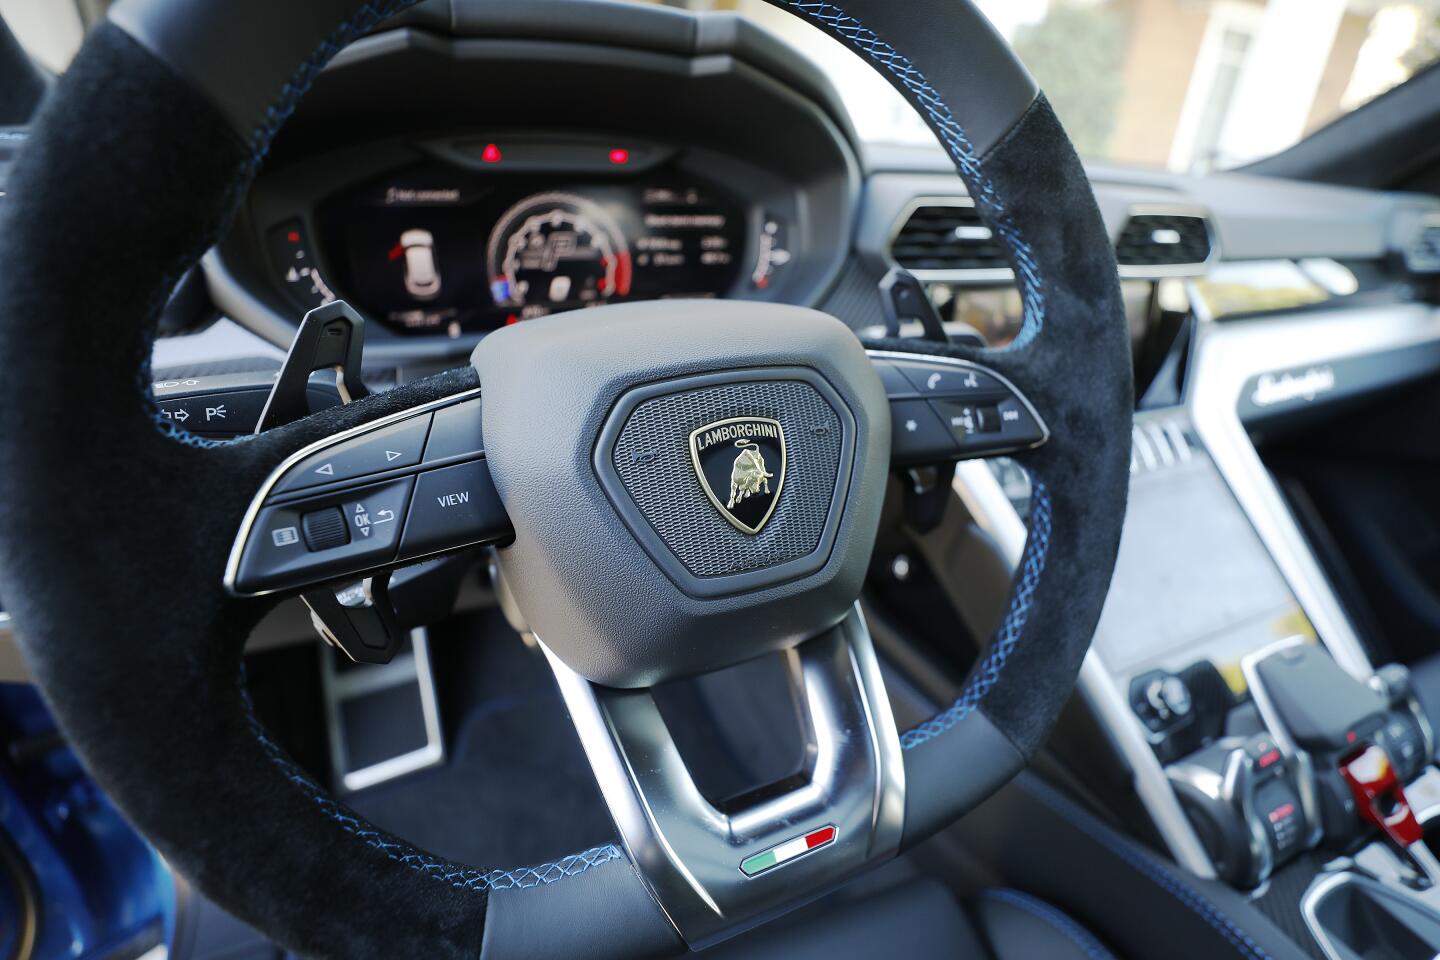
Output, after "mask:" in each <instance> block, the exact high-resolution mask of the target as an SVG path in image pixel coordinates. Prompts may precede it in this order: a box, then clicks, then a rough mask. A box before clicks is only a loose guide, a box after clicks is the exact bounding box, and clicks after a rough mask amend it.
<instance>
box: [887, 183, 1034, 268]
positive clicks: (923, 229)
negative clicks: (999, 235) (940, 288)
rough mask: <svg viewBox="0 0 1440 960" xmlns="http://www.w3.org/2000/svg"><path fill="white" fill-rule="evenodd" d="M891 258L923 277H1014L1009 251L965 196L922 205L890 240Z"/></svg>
mask: <svg viewBox="0 0 1440 960" xmlns="http://www.w3.org/2000/svg"><path fill="white" fill-rule="evenodd" d="M890 255H891V256H892V257H893V258H894V259H895V262H896V263H898V264H899V265H900V266H902V267H904V268H905V269H906V270H909V271H910V272H911V273H914V274H915V275H916V276H917V277H920V278H921V279H936V280H940V279H953V280H960V279H988V280H1004V279H1009V277H1010V275H1011V274H1010V262H1009V261H1008V260H1007V259H1006V258H1005V250H1004V248H1003V247H1002V246H1001V245H1000V242H999V241H998V240H996V239H995V237H994V236H993V235H992V234H991V232H990V228H989V227H987V226H986V225H985V223H984V221H982V220H981V219H980V214H979V213H978V212H976V210H975V205H974V204H973V203H971V202H970V201H969V200H968V199H966V198H964V197H956V198H954V199H953V200H946V201H945V202H928V203H925V202H922V203H921V204H919V205H917V206H916V207H915V208H914V209H913V210H912V211H911V213H910V216H909V217H908V218H907V219H906V220H905V225H904V226H902V227H901V228H900V230H899V231H898V232H897V233H896V234H895V239H894V240H892V241H891V242H890Z"/></svg>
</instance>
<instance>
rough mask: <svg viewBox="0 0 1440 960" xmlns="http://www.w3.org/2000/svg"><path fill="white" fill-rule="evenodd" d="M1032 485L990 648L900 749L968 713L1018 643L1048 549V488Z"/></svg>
mask: <svg viewBox="0 0 1440 960" xmlns="http://www.w3.org/2000/svg"><path fill="white" fill-rule="evenodd" d="M1031 489H1032V492H1031V501H1030V503H1031V505H1030V536H1029V537H1028V538H1027V539H1026V542H1025V554H1024V556H1023V557H1022V558H1021V562H1020V566H1021V574H1020V580H1019V581H1018V582H1017V583H1016V584H1015V592H1014V593H1012V594H1011V595H1010V607H1009V609H1008V610H1006V612H1005V619H1004V620H1003V621H1001V624H1000V628H999V629H998V630H996V631H995V639H994V641H993V642H992V643H991V645H990V651H989V652H988V653H987V654H986V655H985V659H984V660H983V661H982V662H981V663H980V665H979V667H977V668H976V670H975V672H974V673H973V674H972V675H971V677H970V682H969V683H967V684H966V685H965V689H964V690H963V691H962V692H961V694H960V697H959V698H958V699H957V700H956V701H955V702H954V703H953V704H952V705H951V706H950V708H949V709H948V710H945V711H944V712H943V713H938V714H936V715H935V716H933V717H931V718H930V719H929V720H926V721H925V722H924V723H922V724H919V725H918V726H915V727H912V728H911V729H909V730H907V731H905V733H904V734H903V735H902V736H901V737H900V746H901V748H902V749H905V750H913V749H914V748H916V747H918V746H920V745H921V744H923V743H928V742H929V741H931V740H933V739H935V738H936V737H938V736H939V735H940V734H942V733H944V732H945V731H947V730H950V729H952V728H953V727H954V726H955V725H956V724H958V723H959V722H960V721H961V720H964V719H965V718H966V717H967V716H969V715H970V714H971V713H972V712H973V711H974V710H975V708H976V707H978V706H979V705H980V702H981V701H982V700H984V699H985V695H986V694H987V693H989V692H990V689H991V688H992V687H994V686H995V684H996V683H997V682H999V680H1000V673H1001V671H1003V670H1004V669H1005V663H1006V661H1007V660H1008V659H1009V658H1010V654H1011V653H1012V652H1014V650H1015V647H1016V646H1017V645H1018V644H1019V643H1020V639H1021V636H1022V635H1023V634H1024V632H1025V622H1026V621H1027V620H1028V619H1029V617H1030V607H1031V605H1032V604H1033V603H1034V600H1035V591H1036V589H1037V588H1038V587H1039V586H1040V575H1041V574H1043V573H1044V572H1045V560H1046V558H1047V557H1048V555H1049V553H1050V530H1051V514H1050V491H1049V489H1048V488H1047V487H1046V486H1045V484H1044V482H1043V481H1041V480H1036V479H1034V478H1033V477H1032V478H1031Z"/></svg>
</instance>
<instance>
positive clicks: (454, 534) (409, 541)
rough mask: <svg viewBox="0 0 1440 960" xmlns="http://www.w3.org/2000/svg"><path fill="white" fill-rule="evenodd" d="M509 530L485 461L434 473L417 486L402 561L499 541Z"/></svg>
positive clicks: (419, 480)
mask: <svg viewBox="0 0 1440 960" xmlns="http://www.w3.org/2000/svg"><path fill="white" fill-rule="evenodd" d="M509 526H510V525H509V519H508V518H507V516H506V514H505V508H504V507H503V506H501V503H500V494H499V493H497V492H496V490H495V484H494V482H493V481H491V479H490V466H489V464H487V463H486V462H485V461H484V460H473V461H471V462H470V463H462V464H459V465H458V466H454V467H445V468H443V469H440V470H431V471H428V472H426V473H422V474H421V475H420V477H419V479H418V480H417V481H416V483H415V498H414V499H413V500H412V501H411V503H410V515H409V517H407V518H406V520H405V536H404V539H402V540H401V542H400V559H401V560H410V559H413V558H415V557H421V556H425V555H426V554H431V553H438V552H440V551H442V550H449V549H452V548H455V547H464V546H469V545H470V544H474V543H480V542H483V541H486V540H498V539H499V538H500V537H502V536H504V535H505V534H506V533H507V532H508V531H509Z"/></svg>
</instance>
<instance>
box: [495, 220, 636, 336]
mask: <svg viewBox="0 0 1440 960" xmlns="http://www.w3.org/2000/svg"><path fill="white" fill-rule="evenodd" d="M485 263H486V268H487V269H488V270H489V273H490V295H491V297H492V298H494V300H495V305H496V306H497V307H501V308H511V309H518V310H519V312H520V317H521V318H522V319H525V318H529V317H537V316H544V315H545V314H547V313H554V312H556V311H559V310H572V309H575V308H576V307H585V306H591V305H594V304H597V303H603V302H604V301H606V300H608V299H610V298H611V297H612V296H618V297H626V296H629V295H630V281H631V277H632V269H633V268H632V264H631V260H630V250H629V247H628V246H627V245H626V242H625V235H624V233H622V232H621V230H620V226H619V225H618V224H617V223H616V222H615V220H614V218H613V217H611V216H610V215H609V214H608V213H606V212H605V210H604V208H603V207H601V206H600V205H599V204H597V203H594V202H593V201H591V200H587V199H586V198H584V197H581V196H578V195H576V194H573V193H558V192H550V193H538V194H535V195H534V196H530V197H526V198H525V199H523V200H521V201H520V202H519V203H517V204H515V205H514V206H512V207H511V208H510V209H509V210H506V211H505V213H504V214H502V215H501V217H500V220H499V221H498V222H497V223H496V224H495V229H494V230H493V231H491V233H490V243H489V245H488V246H487V247H486V254H485Z"/></svg>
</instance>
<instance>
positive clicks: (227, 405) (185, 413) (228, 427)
mask: <svg viewBox="0 0 1440 960" xmlns="http://www.w3.org/2000/svg"><path fill="white" fill-rule="evenodd" d="M266 396H267V393H266V391H264V390H238V391H231V392H229V393H210V394H202V395H196V396H185V397H174V398H169V399H166V398H163V397H161V398H157V399H156V401H155V405H156V406H157V407H159V408H160V415H161V416H162V417H164V418H165V419H166V420H169V421H170V422H171V423H173V424H175V426H177V427H181V428H183V429H185V430H189V431H190V432H191V433H220V434H229V435H233V434H240V433H253V432H254V430H255V424H257V423H259V422H260V411H262V410H264V409H265V397H266Z"/></svg>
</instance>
